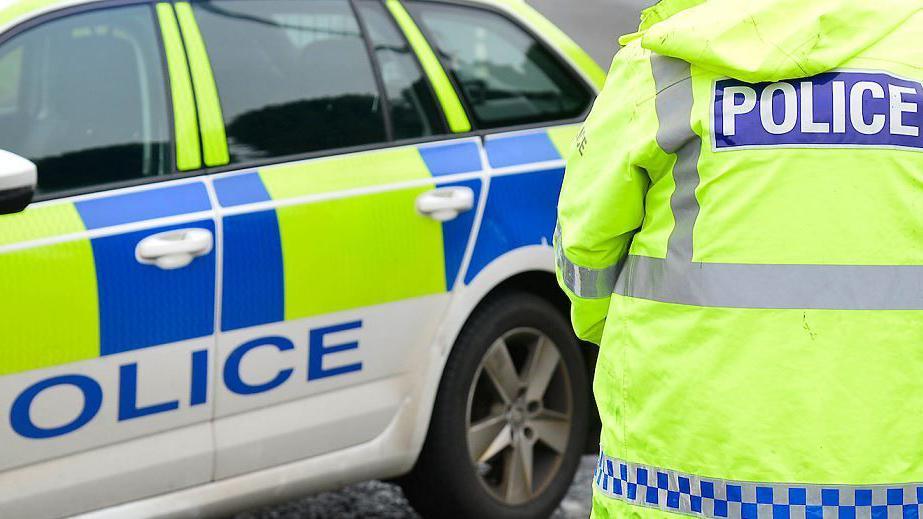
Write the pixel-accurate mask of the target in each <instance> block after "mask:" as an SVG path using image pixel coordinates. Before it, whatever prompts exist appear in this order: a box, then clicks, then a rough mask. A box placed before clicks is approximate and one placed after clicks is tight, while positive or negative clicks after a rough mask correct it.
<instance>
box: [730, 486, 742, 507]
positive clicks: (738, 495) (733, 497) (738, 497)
mask: <svg viewBox="0 0 923 519" xmlns="http://www.w3.org/2000/svg"><path fill="white" fill-rule="evenodd" d="M727 492H728V494H727V499H728V501H730V502H732V503H739V502H741V501H742V500H743V492H742V491H741V488H740V485H728V486H727Z"/></svg>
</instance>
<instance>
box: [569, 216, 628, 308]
mask: <svg viewBox="0 0 923 519" xmlns="http://www.w3.org/2000/svg"><path fill="white" fill-rule="evenodd" d="M554 255H555V263H556V264H557V267H558V272H560V273H561V278H562V279H563V280H564V285H565V286H567V288H568V289H570V291H571V292H573V293H574V295H576V296H577V297H580V298H583V299H604V298H607V297H609V296H611V295H612V292H613V290H614V289H615V280H616V278H617V277H618V274H619V265H612V266H611V267H608V268H604V269H594V268H588V267H581V266H580V265H577V264H575V263H573V262H572V261H570V260H569V259H567V256H566V255H565V254H564V245H563V244H562V242H561V228H560V227H557V228H555V230H554Z"/></svg>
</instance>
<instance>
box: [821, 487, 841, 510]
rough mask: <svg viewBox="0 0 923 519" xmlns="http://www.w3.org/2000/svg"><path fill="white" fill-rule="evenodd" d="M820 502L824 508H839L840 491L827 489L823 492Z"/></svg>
mask: <svg viewBox="0 0 923 519" xmlns="http://www.w3.org/2000/svg"><path fill="white" fill-rule="evenodd" d="M820 502H821V504H823V505H824V506H838V505H839V504H840V491H839V490H838V489H836V488H825V489H823V490H821V491H820Z"/></svg>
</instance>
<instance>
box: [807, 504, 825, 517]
mask: <svg viewBox="0 0 923 519" xmlns="http://www.w3.org/2000/svg"><path fill="white" fill-rule="evenodd" d="M804 517H805V519H824V507H822V506H806V507H804Z"/></svg>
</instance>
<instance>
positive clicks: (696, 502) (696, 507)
mask: <svg viewBox="0 0 923 519" xmlns="http://www.w3.org/2000/svg"><path fill="white" fill-rule="evenodd" d="M689 507H690V508H692V511H693V512H701V511H702V498H701V497H699V496H691V497H690V498H689Z"/></svg>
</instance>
